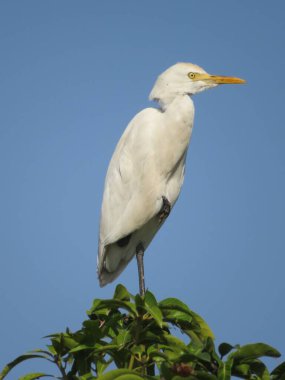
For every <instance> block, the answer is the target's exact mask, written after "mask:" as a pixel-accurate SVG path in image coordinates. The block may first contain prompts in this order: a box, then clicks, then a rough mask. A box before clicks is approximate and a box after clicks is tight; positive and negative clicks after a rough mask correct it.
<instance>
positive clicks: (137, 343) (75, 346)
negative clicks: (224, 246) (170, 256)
mask: <svg viewBox="0 0 285 380" xmlns="http://www.w3.org/2000/svg"><path fill="white" fill-rule="evenodd" d="M87 314H88V317H89V318H88V320H86V321H84V322H83V324H82V328H81V330H79V331H76V332H74V333H73V332H71V331H70V330H69V329H67V330H66V332H64V333H58V334H52V335H49V336H48V338H49V339H50V344H49V345H48V346H47V348H46V349H45V350H41V349H39V350H34V351H32V352H29V353H27V354H25V355H21V356H19V357H18V358H16V359H15V360H13V361H12V362H11V363H9V364H8V365H7V366H6V367H5V368H4V369H3V370H2V372H1V373H0V380H2V379H4V378H5V376H6V375H7V374H8V373H9V371H10V370H11V369H12V368H13V367H15V366H16V365H18V364H19V363H21V362H22V361H24V360H29V359H33V358H43V359H46V360H48V361H50V362H52V363H54V365H55V366H56V367H57V370H58V373H59V374H58V375H57V376H56V375H48V374H44V373H39V372H38V373H32V374H28V375H25V376H23V377H21V378H20V380H34V379H39V378H43V377H53V378H57V379H64V380H79V379H80V380H93V379H99V380H115V379H116V380H141V379H146V380H150V379H161V380H162V379H163V380H183V379H184V380H185V379H186V380H195V379H200V380H216V379H217V380H227V379H230V378H231V377H232V376H236V377H240V378H243V379H261V380H269V379H272V380H285V362H283V363H282V364H281V365H279V366H278V367H277V368H275V369H274V370H273V371H272V372H271V374H270V373H269V371H268V369H267V367H266V365H265V364H264V363H263V362H262V361H261V359H260V358H261V357H264V356H269V357H279V356H280V354H279V352H278V351H277V350H276V349H274V348H273V347H270V346H268V345H266V344H264V343H255V344H247V345H244V346H238V345H236V346H232V345H230V344H228V343H222V344H221V345H220V346H219V348H218V352H217V351H216V349H215V346H214V335H213V333H212V331H211V330H210V328H209V326H208V325H207V324H206V322H205V321H204V320H203V319H202V318H201V317H200V316H199V315H198V314H196V313H194V312H193V311H192V310H191V309H189V307H188V306H187V305H185V304H184V303H183V302H181V301H179V300H178V299H176V298H167V299H165V300H163V301H161V302H157V300H156V299H155V297H154V295H153V294H152V293H151V292H149V291H147V292H146V294H145V296H144V297H141V296H140V295H136V296H133V295H131V294H130V293H129V292H128V291H127V289H126V288H125V287H124V286H122V285H118V286H117V288H116V290H115V294H114V296H113V298H112V299H106V300H101V299H95V300H94V302H93V305H92V307H91V309H90V310H89V311H88V313H87ZM177 329H179V330H180V331H181V332H182V333H183V334H184V336H185V341H186V342H185V341H183V340H182V339H180V338H178V337H177V336H175V335H173V334H172V333H171V331H173V330H174V331H175V330H176V331H177ZM108 367H109V368H108ZM110 367H111V368H113V369H111V370H109V369H110ZM114 368H117V369H114Z"/></svg>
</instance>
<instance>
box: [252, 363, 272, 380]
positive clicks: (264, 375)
mask: <svg viewBox="0 0 285 380" xmlns="http://www.w3.org/2000/svg"><path fill="white" fill-rule="evenodd" d="M249 365H250V370H251V372H252V373H255V374H256V375H257V377H258V378H260V379H261V380H270V375H269V371H268V369H267V368H266V365H265V364H264V363H263V362H262V361H261V360H253V361H252V362H250V363H249Z"/></svg>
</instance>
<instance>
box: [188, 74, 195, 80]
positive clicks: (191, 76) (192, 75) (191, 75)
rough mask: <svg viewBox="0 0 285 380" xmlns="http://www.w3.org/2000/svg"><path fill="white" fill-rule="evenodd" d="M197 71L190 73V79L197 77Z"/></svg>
mask: <svg viewBox="0 0 285 380" xmlns="http://www.w3.org/2000/svg"><path fill="white" fill-rule="evenodd" d="M195 76H196V75H195V73H188V77H189V78H190V79H194V78H195Z"/></svg>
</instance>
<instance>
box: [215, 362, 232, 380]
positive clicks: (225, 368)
mask: <svg viewBox="0 0 285 380" xmlns="http://www.w3.org/2000/svg"><path fill="white" fill-rule="evenodd" d="M233 361H234V360H233V359H232V358H231V357H229V358H228V360H227V361H226V362H225V363H223V362H221V363H220V366H219V370H218V379H219V380H230V379H231V373H232V365H233Z"/></svg>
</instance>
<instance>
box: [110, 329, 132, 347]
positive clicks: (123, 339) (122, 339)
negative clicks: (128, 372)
mask: <svg viewBox="0 0 285 380" xmlns="http://www.w3.org/2000/svg"><path fill="white" fill-rule="evenodd" d="M131 339H132V336H131V333H130V332H129V331H128V330H123V329H119V330H118V334H117V336H116V339H115V342H114V343H116V344H117V345H118V346H119V348H121V347H124V346H125V345H126V344H127V343H128V342H129V341H130V340H131Z"/></svg>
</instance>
